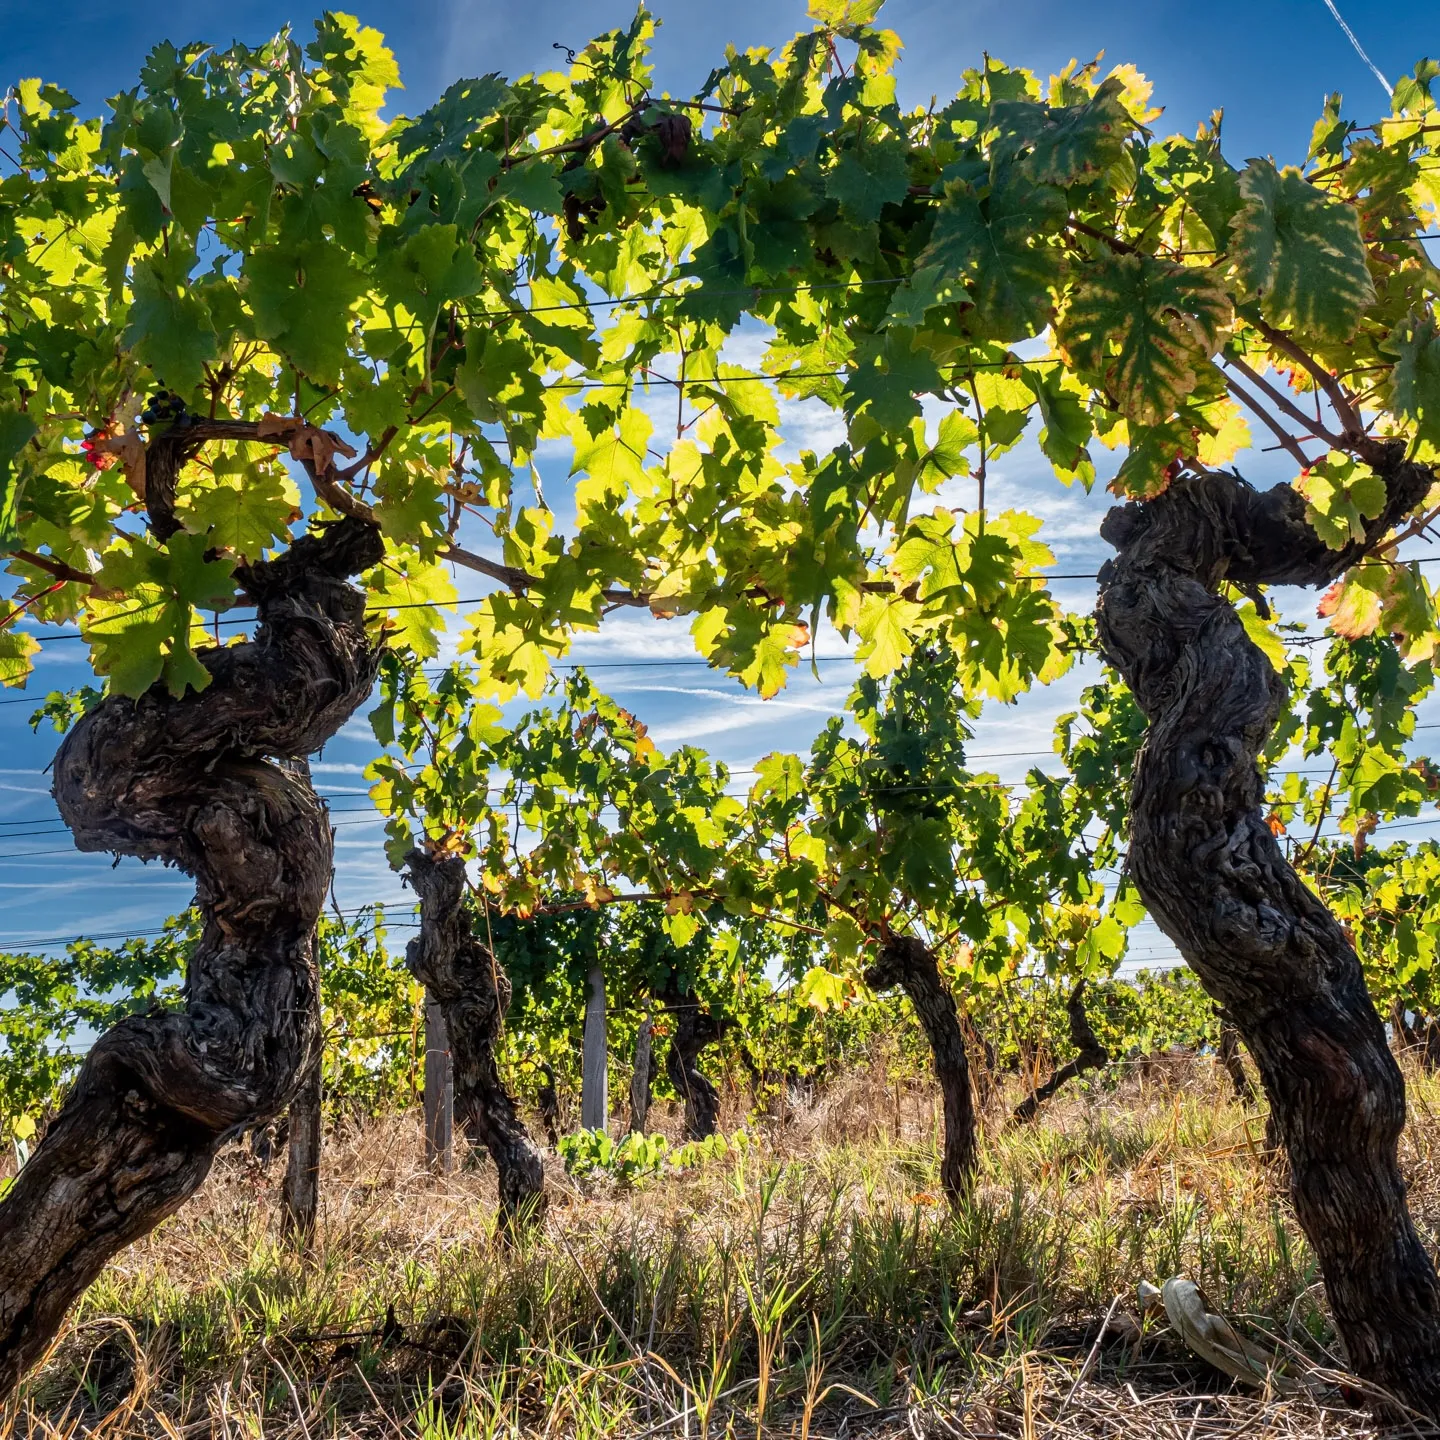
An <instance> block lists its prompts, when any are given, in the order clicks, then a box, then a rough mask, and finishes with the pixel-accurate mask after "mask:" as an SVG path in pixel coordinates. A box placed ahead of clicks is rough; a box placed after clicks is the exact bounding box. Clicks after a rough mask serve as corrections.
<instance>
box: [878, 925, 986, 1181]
mask: <svg viewBox="0 0 1440 1440" xmlns="http://www.w3.org/2000/svg"><path fill="white" fill-rule="evenodd" d="M865 981H866V984H868V985H869V986H870V988H871V989H872V990H889V989H892V988H893V987H894V986H896V985H899V986H900V987H901V988H902V989H903V990H904V991H905V993H906V995H907V996H909V998H910V1003H911V1005H912V1006H914V1008H915V1014H916V1016H917V1017H918V1018H919V1020H920V1025H921V1028H922V1029H923V1030H924V1031H925V1038H926V1039H927V1040H929V1042H930V1055H931V1060H932V1063H933V1064H934V1066H935V1079H936V1080H937V1082H938V1083H939V1086H940V1099H941V1103H942V1105H943V1107H944V1112H945V1136H944V1148H943V1150H942V1153H941V1157H940V1183H941V1185H942V1186H943V1187H944V1189H945V1193H946V1195H947V1196H949V1198H950V1199H951V1201H952V1202H953V1201H956V1200H958V1199H959V1198H960V1197H961V1196H963V1195H964V1194H965V1193H966V1192H967V1191H968V1190H969V1188H970V1182H971V1180H972V1179H973V1178H974V1174H975V1159H976V1151H977V1141H976V1134H975V1098H974V1096H973V1095H972V1094H971V1090H970V1062H969V1059H968V1057H967V1056H966V1053H965V1037H964V1035H963V1033H962V1032H961V1029H960V1015H959V1012H958V1011H957V1010H956V1008H955V997H954V996H953V995H952V994H951V993H950V987H949V986H948V985H947V984H946V983H945V981H944V978H943V977H942V976H941V974H940V967H939V965H938V964H937V963H936V960H935V955H934V952H933V951H932V950H931V949H930V948H929V947H928V946H927V945H925V944H923V943H922V942H921V941H919V940H917V939H916V938H915V937H914V936H913V935H892V936H891V937H890V938H889V939H888V940H887V941H886V942H885V945H884V947H883V949H882V950H881V952H880V958H879V959H878V960H877V961H876V962H875V963H874V964H873V965H872V966H871V967H870V968H869V970H868V971H866V974H865Z"/></svg>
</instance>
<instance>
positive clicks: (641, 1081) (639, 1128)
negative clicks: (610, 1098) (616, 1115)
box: [630, 1007, 655, 1135]
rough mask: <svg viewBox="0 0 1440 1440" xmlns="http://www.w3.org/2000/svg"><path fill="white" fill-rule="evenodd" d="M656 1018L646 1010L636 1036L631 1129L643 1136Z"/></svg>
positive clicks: (648, 1111)
mask: <svg viewBox="0 0 1440 1440" xmlns="http://www.w3.org/2000/svg"><path fill="white" fill-rule="evenodd" d="M654 1030H655V1016H654V1012H653V1011H652V1010H651V1009H650V1008H648V1007H647V1008H646V1011H645V1018H644V1019H643V1020H642V1021H641V1022H640V1029H639V1030H638V1031H637V1032H636V1034H635V1073H634V1074H633V1075H631V1077H630V1129H631V1130H632V1131H635V1132H637V1133H638V1134H641V1135H643V1134H644V1133H645V1126H646V1124H647V1123H648V1121H649V1117H650V1065H651V1056H652V1055H653V1054H654V1051H655V1042H654Z"/></svg>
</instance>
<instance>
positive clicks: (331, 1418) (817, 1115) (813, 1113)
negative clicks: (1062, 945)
mask: <svg viewBox="0 0 1440 1440" xmlns="http://www.w3.org/2000/svg"><path fill="white" fill-rule="evenodd" d="M1410 1078H1411V1094H1412V1109H1413V1111H1414V1120H1413V1122H1412V1126H1411V1129H1410V1131H1409V1133H1408V1136H1407V1139H1406V1142H1405V1145H1406V1149H1405V1160H1406V1165H1407V1170H1408V1173H1409V1178H1410V1180H1411V1184H1412V1189H1411V1198H1412V1203H1413V1204H1414V1205H1415V1207H1416V1210H1417V1220H1418V1222H1419V1223H1420V1225H1421V1227H1422V1229H1424V1230H1425V1231H1426V1232H1427V1233H1428V1234H1431V1235H1433V1234H1435V1233H1436V1231H1437V1230H1440V1177H1437V1170H1436V1160H1437V1152H1440V1124H1437V1122H1436V1120H1435V1118H1434V1111H1435V1110H1436V1109H1437V1108H1440V1086H1437V1085H1436V1084H1435V1082H1433V1081H1431V1080H1429V1079H1426V1078H1424V1077H1420V1076H1412V1077H1410ZM1014 1098H1015V1097H1014V1096H1009V1097H1005V1100H1006V1103H1008V1102H1009V1101H1013V1099H1014ZM1004 1113H1006V1112H1005V1104H1002V1101H1001V1098H999V1097H997V1099H996V1102H995V1104H994V1106H993V1109H992V1116H991V1118H992V1133H991V1134H990V1136H989V1137H988V1139H987V1143H986V1146H985V1160H984V1171H983V1175H982V1177H981V1182H980V1184H979V1186H978V1188H977V1191H976V1194H975V1196H974V1198H973V1200H972V1201H971V1202H970V1203H968V1204H966V1205H965V1206H963V1207H962V1208H961V1209H960V1210H959V1211H958V1212H956V1213H954V1214H952V1213H951V1212H950V1211H949V1209H948V1208H947V1207H946V1206H944V1205H943V1204H941V1203H939V1202H938V1201H937V1199H936V1196H937V1194H938V1190H937V1182H936V1179H935V1171H936V1162H935V1145H934V1124H935V1121H934V1103H933V1096H932V1094H931V1092H930V1090H929V1088H928V1087H927V1086H925V1085H923V1084H921V1083H919V1082H918V1081H915V1080H913V1079H912V1080H911V1081H910V1082H909V1083H908V1084H907V1083H905V1082H903V1080H902V1082H901V1084H900V1085H899V1086H898V1087H897V1085H896V1083H895V1082H894V1081H893V1080H892V1079H890V1078H889V1076H888V1073H887V1068H886V1066H885V1065H883V1064H882V1063H880V1062H877V1063H876V1064H875V1065H874V1066H872V1067H871V1068H870V1069H869V1070H864V1071H860V1072H857V1073H856V1074H855V1075H853V1076H851V1077H849V1078H848V1079H847V1080H846V1081H844V1082H843V1083H841V1084H838V1085H836V1086H834V1087H832V1088H831V1089H830V1090H829V1091H828V1092H827V1093H826V1094H824V1095H823V1097H822V1098H821V1099H820V1100H819V1102H818V1103H817V1104H816V1105H814V1106H813V1107H810V1108H808V1109H806V1110H803V1111H800V1112H798V1113H790V1114H787V1115H786V1116H784V1117H780V1118H774V1119H771V1120H769V1121H766V1122H764V1123H763V1124H761V1125H759V1126H758V1127H757V1129H756V1134H757V1141H756V1143H755V1144H754V1145H753V1146H752V1147H751V1148H750V1149H749V1150H748V1151H747V1152H745V1153H732V1154H731V1155H729V1156H727V1157H725V1158H724V1159H722V1160H718V1161H715V1162H712V1163H711V1164H709V1165H707V1166H706V1167H704V1168H703V1169H700V1170H697V1171H692V1172H688V1173H685V1174H681V1175H673V1176H667V1177H665V1178H663V1179H660V1180H656V1181H653V1182H652V1183H650V1184H649V1185H646V1186H644V1187H642V1188H640V1189H636V1190H624V1189H620V1188H617V1187H616V1186H614V1185H612V1184H611V1183H610V1182H608V1181H601V1182H598V1183H596V1184H593V1185H589V1186H587V1187H585V1188H584V1189H581V1188H579V1187H577V1186H575V1185H573V1184H572V1183H570V1182H569V1181H568V1180H566V1178H565V1177H564V1176H563V1173H561V1172H560V1170H559V1166H558V1163H556V1162H553V1161H552V1165H551V1173H552V1179H553V1180H554V1183H555V1190H556V1197H555V1200H554V1203H553V1204H552V1208H551V1212H550V1215H549V1218H548V1219H547V1221H546V1223H545V1226H544V1228H543V1230H542V1231H541V1232H539V1233H538V1234H536V1235H534V1236H533V1237H532V1238H530V1239H529V1240H527V1241H525V1242H524V1243H522V1244H520V1245H519V1246H516V1247H509V1246H506V1245H504V1244H502V1243H498V1242H497V1241H496V1238H495V1235H494V1230H493V1215H494V1203H493V1194H494V1185H493V1180H492V1178H491V1175H490V1173H489V1171H488V1169H475V1170H465V1171H462V1172H461V1173H459V1174H457V1175H453V1176H448V1177H442V1176H436V1175H432V1174H429V1173H427V1172H426V1171H425V1170H424V1169H423V1168H421V1166H420V1146H419V1137H418V1133H417V1121H416V1119H415V1117H414V1116H411V1115H401V1116H394V1117H389V1118H385V1119H382V1120H379V1121H376V1122H374V1123H372V1124H369V1125H367V1126H366V1127H364V1128H363V1129H351V1130H345V1131H342V1132H341V1133H339V1134H337V1135H335V1136H334V1137H332V1139H331V1141H330V1144H329V1148H328V1150H327V1153H326V1167H327V1171H326V1177H325V1187H324V1196H323V1211H322V1220H321V1229H320V1234H319V1237H318V1239H317V1243H316V1245H315V1246H314V1248H313V1250H312V1251H311V1253H310V1254H309V1255H308V1256H307V1257H304V1258H301V1257H299V1256H297V1255H295V1254H294V1253H292V1252H290V1251H289V1250H287V1249H286V1248H284V1247H283V1246H282V1245H281V1244H280V1242H279V1241H278V1239H277V1235H276V1228H275V1224H274V1212H275V1206H276V1202H277V1199H278V1191H279V1182H280V1171H279V1166H278V1165H276V1166H272V1167H271V1169H269V1170H264V1169H262V1168H260V1167H259V1166H258V1165H256V1164H255V1163H254V1162H253V1161H252V1160H250V1159H249V1158H248V1157H247V1156H246V1155H244V1154H242V1153H241V1152H240V1151H238V1150H237V1151H234V1152H232V1153H229V1154H227V1155H226V1156H225V1157H223V1158H222V1160H221V1162H220V1163H219V1164H218V1165H217V1166H216V1170H215V1173H214V1174H213V1176H212V1177H211V1179H210V1181H209V1182H208V1184H207V1185H206V1187H205V1189H204V1191H203V1192H202V1194H201V1195H200V1196H199V1197H198V1198H197V1199H196V1200H195V1201H194V1202H193V1203H192V1204H191V1205H190V1206H188V1207H186V1209H185V1210H183V1211H182V1212H181V1214H180V1215H178V1216H176V1217H175V1218H174V1219H172V1220H171V1221H170V1222H168V1223H167V1224H166V1225H164V1226H162V1227H161V1229H160V1230H158V1231H157V1232H156V1233H155V1234H154V1235H152V1236H151V1237H150V1238H149V1239H147V1240H146V1241H144V1242H143V1243H141V1244H139V1245H137V1246H135V1247H134V1248H133V1249H131V1250H130V1251H129V1252H127V1253H126V1254H125V1255H123V1256H121V1257H120V1258H119V1259H118V1260H117V1261H116V1262H115V1263H114V1264H113V1265H112V1266H111V1267H110V1268H109V1269H108V1270H107V1271H106V1272H105V1274H104V1275H103V1276H102V1277H101V1279H100V1280H99V1281H98V1282H97V1283H96V1284H95V1285H94V1286H93V1287H92V1289H91V1290H90V1292H89V1293H88V1295H87V1296H86V1298H85V1301H84V1304H83V1305H82V1306H81V1308H80V1310H79V1312H78V1313H77V1315H76V1317H75V1321H74V1324H73V1325H72V1326H71V1328H70V1329H69V1330H68V1331H67V1332H66V1334H65V1335H64V1336H62V1338H61V1340H60V1342H59V1343H58V1345H57V1346H56V1348H55V1350H54V1352H53V1353H52V1355H51V1357H50V1359H49V1361H48V1362H47V1364H46V1365H45V1366H43V1367H41V1369H40V1370H39V1371H38V1372H37V1373H36V1374H35V1375H34V1376H33V1377H32V1378H31V1380H30V1381H29V1382H28V1384H27V1386H26V1387H25V1389H24V1391H23V1392H22V1394H21V1395H20V1396H19V1397H18V1398H17V1400H16V1401H14V1402H12V1404H11V1405H10V1407H9V1408H8V1410H6V1411H4V1412H0V1440H8V1437H9V1436H11V1435H17V1436H19V1435H24V1436H35V1437H41V1436H44V1437H69V1436H78V1435H82V1434H85V1435H102V1434H103V1435H106V1436H121V1435H132V1434H134V1435H141V1434H143V1435H147V1436H148V1435H153V1436H169V1437H175V1436H182V1435H183V1436H199V1435H208V1434H215V1435H222V1436H226V1437H230V1436H236V1437H240V1436H250V1437H258V1436H261V1435H264V1436H284V1437H287V1440H290V1437H293V1440H320V1437H322V1436H325V1437H329V1436H347V1437H348V1436H362V1435H363V1436H370V1435H374V1436H377V1437H378V1436H405V1437H410V1436H415V1437H424V1440H461V1437H465V1440H469V1437H475V1440H479V1437H487V1436H515V1435H522V1434H523V1435H527V1436H528V1435H532V1434H536V1435H539V1434H543V1435H556V1436H567V1437H568V1436H574V1437H577V1440H580V1437H592V1436H593V1437H601V1436H627V1437H636V1440H638V1437H642V1436H645V1437H649V1436H655V1437H661V1436H663V1437H667V1440H668V1437H679V1436H685V1437H691V1436H695V1437H699V1436H706V1435H710V1436H721V1435H729V1434H736V1435H756V1436H760V1435H769V1434H775V1435H794V1436H797V1437H807V1440H808V1437H813V1440H821V1437H832V1436H842V1435H844V1436H857V1437H858V1436H867V1435H885V1436H891V1435H895V1436H902V1435H910V1436H920V1437H929V1436H936V1437H939V1436H965V1437H989V1436H1005V1437H1010V1436H1015V1437H1025V1440H1031V1437H1041V1436H1055V1437H1062V1436H1066V1437H1068V1436H1075V1437H1079V1436H1087V1437H1088V1436H1122V1435H1124V1436H1130V1435H1137V1436H1138V1435H1145V1436H1150V1435H1157V1436H1167V1437H1174V1440H1204V1437H1209V1436H1221V1435H1225V1436H1229V1435H1237V1436H1238V1435H1241V1434H1244V1435H1245V1436H1246V1437H1251V1436H1271V1435H1273V1436H1299V1435H1305V1436H1319V1435H1325V1436H1344V1435H1369V1434H1372V1433H1375V1432H1373V1431H1372V1430H1371V1429H1370V1428H1369V1427H1368V1423H1367V1421H1366V1420H1365V1417H1364V1414H1363V1412H1362V1411H1360V1410H1357V1409H1355V1408H1353V1406H1352V1405H1351V1403H1349V1400H1347V1396H1348V1397H1350V1399H1352V1400H1353V1399H1355V1398H1356V1392H1355V1390H1354V1389H1353V1388H1352V1387H1349V1386H1346V1385H1343V1384H1341V1383H1339V1382H1340V1380H1341V1379H1342V1378H1343V1377H1341V1376H1340V1375H1339V1373H1338V1372H1339V1371H1340V1370H1341V1366H1340V1363H1339V1360H1338V1357H1337V1355H1336V1353H1335V1344H1334V1339H1333V1334H1332V1331H1331V1327H1330V1324H1329V1320H1328V1316H1327V1314H1326V1311H1325V1308H1324V1301H1323V1295H1322V1293H1321V1291H1320V1288H1319V1286H1318V1283H1317V1282H1318V1276H1317V1274H1316V1273H1315V1269H1314V1266H1313V1263H1312V1261H1311V1258H1310V1256H1309V1252H1308V1250H1307V1247H1306V1246H1305V1243H1304V1241H1303V1238H1302V1237H1300V1236H1299V1234H1298V1232H1297V1231H1296V1229H1295V1226H1294V1223H1293V1220H1292V1219H1291V1217H1290V1215H1289V1212H1288V1207H1287V1205H1286V1204H1285V1201H1284V1199H1283V1196H1282V1195H1281V1194H1280V1192H1279V1190H1278V1189H1277V1183H1276V1182H1277V1177H1276V1175H1275V1173H1274V1171H1273V1170H1272V1168H1271V1167H1270V1166H1269V1165H1267V1163H1266V1162H1265V1160H1264V1159H1263V1157H1262V1156H1261V1154H1260V1147H1259V1137H1260V1135H1261V1133H1262V1131H1263V1121H1262V1119H1261V1117H1260V1116H1258V1115H1256V1114H1247V1113H1245V1112H1244V1111H1243V1110H1241V1109H1240V1108H1238V1107H1237V1106H1235V1105H1234V1104H1233V1103H1232V1102H1231V1101H1230V1100H1229V1098H1228V1093H1227V1090H1226V1088H1225V1087H1224V1083H1223V1077H1220V1078H1218V1079H1217V1077H1216V1076H1214V1075H1212V1074H1211V1072H1210V1067H1209V1065H1208V1062H1192V1063H1183V1064H1179V1065H1177V1066H1174V1067H1172V1068H1170V1069H1169V1070H1166V1069H1165V1067H1161V1068H1159V1069H1158V1070H1152V1071H1150V1072H1148V1073H1145V1072H1132V1073H1131V1074H1129V1075H1128V1076H1127V1078H1125V1079H1124V1080H1123V1081H1122V1082H1121V1083H1120V1084H1119V1085H1118V1086H1116V1087H1115V1088H1107V1089H1097V1090H1093V1091H1089V1092H1080V1091H1078V1090H1077V1091H1076V1092H1075V1093H1072V1094H1069V1095H1065V1096H1062V1097H1060V1098H1059V1099H1058V1100H1057V1101H1055V1102H1053V1103H1052V1105H1051V1106H1050V1107H1049V1108H1048V1109H1047V1111H1045V1112H1044V1113H1043V1114H1042V1118H1041V1120H1040V1121H1039V1122H1038V1123H1037V1124H1035V1125H1033V1126H1030V1127H1028V1128H1025V1129H1020V1130H1003V1129H1002V1128H1001V1126H1000V1123H999V1121H1000V1117H1001V1116H1003V1114H1004ZM731 1118H732V1119H733V1118H735V1117H731ZM1174 1274H1185V1275H1188V1276H1190V1277H1191V1278H1193V1279H1195V1280H1197V1281H1198V1282H1199V1283H1200V1284H1201V1285H1202V1286H1203V1287H1204V1289H1205V1291H1206V1293H1207V1294H1208V1296H1209V1297H1210V1300H1211V1302H1212V1305H1213V1306H1214V1307H1215V1308H1217V1309H1220V1310H1222V1311H1223V1312H1224V1313H1225V1314H1226V1315H1227V1316H1229V1317H1230V1318H1231V1319H1232V1321H1234V1322H1236V1323H1237V1324H1238V1325H1239V1326H1240V1327H1241V1328H1242V1329H1243V1330H1245V1332H1246V1333H1247V1334H1248V1335H1249V1336H1250V1337H1251V1338H1252V1339H1254V1340H1257V1341H1258V1342H1260V1343H1262V1344H1265V1345H1268V1346H1270V1347H1272V1348H1273V1350H1274V1351H1275V1353H1276V1354H1277V1355H1279V1356H1282V1357H1285V1358H1286V1361H1287V1368H1288V1371H1289V1374H1290V1376H1291V1377H1300V1379H1301V1380H1302V1381H1303V1385H1304V1388H1303V1389H1301V1390H1300V1391H1299V1392H1298V1393H1290V1394H1288V1395H1286V1396H1285V1397H1284V1398H1281V1397H1279V1396H1274V1397H1266V1396H1264V1395H1257V1394H1255V1393H1254V1392H1245V1391H1242V1390H1239V1389H1236V1388H1233V1387H1231V1385H1230V1384H1229V1382H1228V1381H1226V1380H1225V1379H1224V1378H1223V1377H1221V1376H1219V1375H1217V1374H1216V1373H1215V1372H1213V1371H1211V1370H1209V1368H1208V1367H1207V1366H1206V1365H1205V1364H1204V1363H1203V1362H1201V1361H1199V1360H1197V1359H1195V1358H1194V1357H1193V1356H1190V1355H1189V1354H1188V1352H1186V1351H1185V1350H1184V1348H1183V1346H1181V1345H1180V1344H1179V1343H1178V1340H1177V1338H1176V1337H1175V1336H1174V1335H1172V1334H1171V1333H1170V1332H1169V1331H1168V1330H1166V1329H1165V1328H1164V1323H1163V1316H1161V1317H1160V1318H1159V1319H1158V1320H1157V1319H1155V1318H1154V1317H1150V1318H1148V1319H1146V1321H1145V1323H1144V1325H1143V1327H1142V1326H1141V1325H1140V1324H1139V1323H1137V1317H1136V1316H1135V1314H1134V1300H1133V1297H1134V1295H1135V1288H1136V1284H1137V1282H1138V1281H1140V1280H1141V1279H1148V1280H1152V1281H1156V1282H1158V1281H1160V1280H1163V1279H1165V1278H1167V1277H1168V1276H1170V1275H1174ZM1117 1297H1119V1298H1118V1300H1117ZM1107 1315H1108V1316H1110V1317H1111V1325H1110V1328H1109V1329H1108V1330H1106V1331H1105V1332H1104V1333H1103V1334H1102V1329H1103V1327H1102V1320H1103V1319H1104V1318H1105V1317H1106V1316H1107ZM1412 1433H1414V1432H1412Z"/></svg>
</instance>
